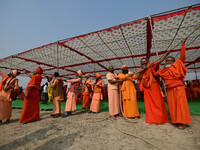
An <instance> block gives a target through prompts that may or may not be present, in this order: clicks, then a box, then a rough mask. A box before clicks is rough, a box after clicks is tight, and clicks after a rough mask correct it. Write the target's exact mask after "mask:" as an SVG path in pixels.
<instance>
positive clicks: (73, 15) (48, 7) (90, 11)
mask: <svg viewBox="0 0 200 150" xmlns="http://www.w3.org/2000/svg"><path fill="white" fill-rule="evenodd" d="M197 3H199V0H0V59H1V58H5V57H7V56H10V55H13V54H17V53H20V52H23V51H26V50H29V49H32V48H36V47H39V46H42V45H45V44H48V43H51V42H55V41H58V40H62V39H66V38H69V37H73V36H77V35H81V34H85V33H89V32H93V31H97V30H100V29H104V28H108V27H111V26H114V25H119V24H121V23H125V22H129V21H132V20H136V19H139V18H143V17H146V16H148V15H151V14H156V13H160V12H164V11H168V10H172V9H177V8H181V7H185V6H189V5H193V4H197ZM23 84H25V83H23Z"/></svg>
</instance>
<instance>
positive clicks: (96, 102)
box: [89, 73, 104, 113]
mask: <svg viewBox="0 0 200 150" xmlns="http://www.w3.org/2000/svg"><path fill="white" fill-rule="evenodd" d="M101 77H102V74H99V73H96V80H95V81H94V82H93V83H92V84H94V89H93V96H92V102H91V106H90V111H89V113H92V112H93V113H98V112H99V109H100V102H101V99H102V88H103V87H104V81H103V80H102V79H101Z"/></svg>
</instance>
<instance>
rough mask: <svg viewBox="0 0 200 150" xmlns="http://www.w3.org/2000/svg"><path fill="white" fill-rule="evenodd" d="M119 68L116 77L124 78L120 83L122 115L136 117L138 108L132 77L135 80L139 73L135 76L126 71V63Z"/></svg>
mask: <svg viewBox="0 0 200 150" xmlns="http://www.w3.org/2000/svg"><path fill="white" fill-rule="evenodd" d="M121 70H122V72H121V73H120V74H119V75H118V78H119V79H120V80H124V81H123V83H122V85H121V92H122V97H121V98H122V103H123V112H124V115H125V116H126V117H129V118H138V117H139V116H140V114H139V110H138V105H137V96H136V89H135V85H134V83H133V79H135V80H136V79H137V78H138V76H139V74H137V76H136V75H134V74H133V73H132V72H128V69H127V66H126V65H123V66H122V67H121Z"/></svg>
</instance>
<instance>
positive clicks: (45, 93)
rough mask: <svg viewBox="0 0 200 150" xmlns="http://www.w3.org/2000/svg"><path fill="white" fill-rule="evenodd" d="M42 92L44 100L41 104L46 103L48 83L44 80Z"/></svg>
mask: <svg viewBox="0 0 200 150" xmlns="http://www.w3.org/2000/svg"><path fill="white" fill-rule="evenodd" d="M43 93H44V101H43V104H45V105H48V104H47V102H48V83H47V82H46V83H45V85H44V87H43Z"/></svg>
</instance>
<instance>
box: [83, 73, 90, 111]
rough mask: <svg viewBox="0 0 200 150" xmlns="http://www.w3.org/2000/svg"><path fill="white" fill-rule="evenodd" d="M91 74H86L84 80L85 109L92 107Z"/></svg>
mask: <svg viewBox="0 0 200 150" xmlns="http://www.w3.org/2000/svg"><path fill="white" fill-rule="evenodd" d="M89 77H90V76H89V75H88V74H86V75H85V78H86V79H85V80H83V102H82V108H83V109H89V108H90V93H91V90H92V89H91V85H89V84H90V83H91V80H90V79H89Z"/></svg>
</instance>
